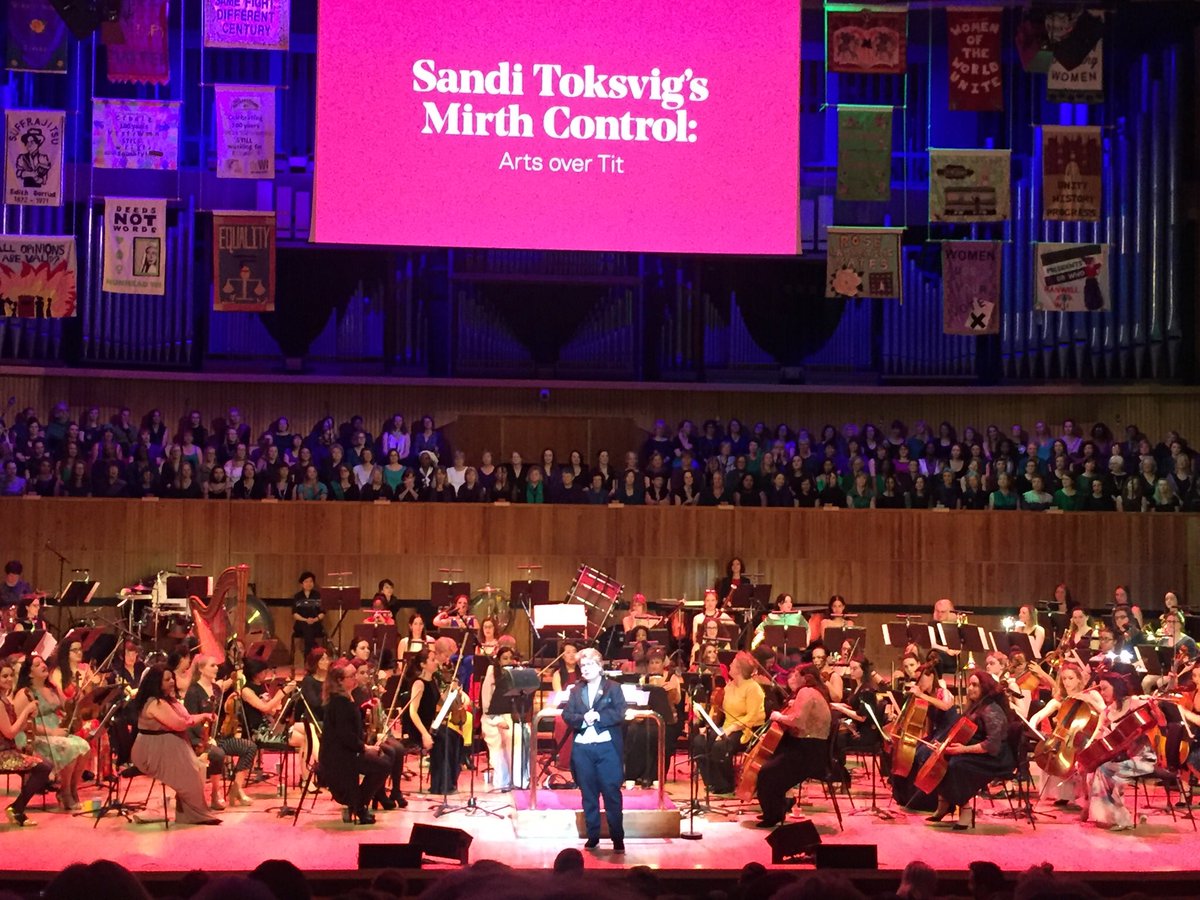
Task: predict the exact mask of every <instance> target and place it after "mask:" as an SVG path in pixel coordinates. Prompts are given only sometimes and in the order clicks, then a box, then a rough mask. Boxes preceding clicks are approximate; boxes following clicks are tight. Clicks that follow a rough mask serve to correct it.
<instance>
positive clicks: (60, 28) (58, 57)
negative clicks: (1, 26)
mask: <svg viewBox="0 0 1200 900" xmlns="http://www.w3.org/2000/svg"><path fill="white" fill-rule="evenodd" d="M4 60H5V66H6V67H7V68H9V69H15V70H17V71H21V72H66V71H67V26H66V23H64V22H63V20H62V16H60V15H59V14H58V13H56V12H55V11H54V7H53V6H51V5H50V0H8V50H7V53H6V55H5V57H4Z"/></svg>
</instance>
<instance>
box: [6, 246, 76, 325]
mask: <svg viewBox="0 0 1200 900" xmlns="http://www.w3.org/2000/svg"><path fill="white" fill-rule="evenodd" d="M75 276H76V266H75V238H73V237H47V236H45V235H41V234H38V235H32V234H21V235H0V316H19V317H21V318H23V319H60V318H63V317H65V316H73V315H75Z"/></svg>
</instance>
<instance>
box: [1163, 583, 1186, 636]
mask: <svg viewBox="0 0 1200 900" xmlns="http://www.w3.org/2000/svg"><path fill="white" fill-rule="evenodd" d="M1172 610H1174V611H1175V612H1177V613H1178V614H1179V624H1180V626H1182V627H1185V628H1186V627H1187V617H1186V616H1184V614H1183V610H1182V609H1180V606H1179V596H1178V595H1177V594H1176V593H1175V592H1174V591H1167V592H1166V593H1165V594H1163V611H1164V612H1171V611H1172Z"/></svg>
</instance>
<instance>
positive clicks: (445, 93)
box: [312, 0, 800, 255]
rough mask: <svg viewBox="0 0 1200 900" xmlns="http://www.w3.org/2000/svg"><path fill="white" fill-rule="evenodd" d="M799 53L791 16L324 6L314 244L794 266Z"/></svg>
mask: <svg viewBox="0 0 1200 900" xmlns="http://www.w3.org/2000/svg"><path fill="white" fill-rule="evenodd" d="M731 23H736V27H733V26H732V25H731ZM799 35H800V4H799V3H798V2H796V0H761V2H758V3H753V4H745V3H741V2H737V0H706V2H704V3H702V4H697V5H694V6H689V7H686V8H684V7H680V6H679V4H678V3H674V2H668V0H636V2H634V0H613V2H608V3H596V2H594V0H476V2H472V3H464V4H426V5H420V4H399V3H396V2H394V0H358V2H354V3H342V2H323V3H320V4H318V6H317V102H316V123H317V136H316V169H315V178H314V187H313V191H314V198H313V230H312V240H314V241H317V242H322V243H338V244H358V243H370V244H388V245H416V246H450V247H521V248H529V249H553V250H595V251H655V252H696V253H739V254H742V253H745V254H789V255H794V254H795V253H797V252H798V248H799V148H800V118H799V78H800V76H799V72H800V41H799Z"/></svg>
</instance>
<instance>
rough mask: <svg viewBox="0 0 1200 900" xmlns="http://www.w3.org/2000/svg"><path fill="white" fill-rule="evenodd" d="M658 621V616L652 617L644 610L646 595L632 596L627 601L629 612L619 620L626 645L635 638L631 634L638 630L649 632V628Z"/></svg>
mask: <svg viewBox="0 0 1200 900" xmlns="http://www.w3.org/2000/svg"><path fill="white" fill-rule="evenodd" d="M658 620H659V617H658V616H652V615H650V613H649V612H648V611H647V608H646V595H645V594H634V595H633V599H632V600H630V601H629V612H627V613H626V614H625V615H624V616H622V618H621V628H622V630H624V632H625V635H626V638H625V641H626V643H630V642H632V640H635V638H633V637H632V635H633V633H634V632H635V631H636V630H637V629H638V628H639V627H641V628H645V629H646V631H647V632H649V630H650V628H651V627H652V626H653V625H654V624H656V623H657V622H658Z"/></svg>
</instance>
